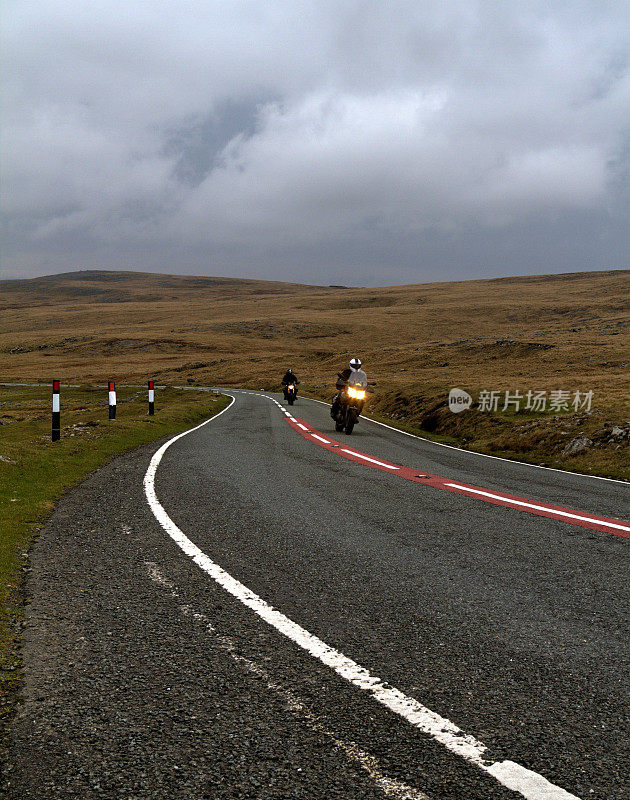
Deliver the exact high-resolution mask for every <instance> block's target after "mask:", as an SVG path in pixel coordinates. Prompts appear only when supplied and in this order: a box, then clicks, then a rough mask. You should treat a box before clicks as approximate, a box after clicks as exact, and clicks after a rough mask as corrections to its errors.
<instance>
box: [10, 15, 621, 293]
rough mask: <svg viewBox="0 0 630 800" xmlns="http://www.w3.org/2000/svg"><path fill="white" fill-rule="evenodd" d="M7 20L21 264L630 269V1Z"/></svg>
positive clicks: (30, 268) (414, 274) (399, 277)
mask: <svg viewBox="0 0 630 800" xmlns="http://www.w3.org/2000/svg"><path fill="white" fill-rule="evenodd" d="M3 13H4V20H3V28H4V38H5V52H4V56H5V67H4V77H3V80H4V91H3V148H2V151H3V153H2V158H3V197H4V237H3V239H4V255H3V272H4V274H5V275H7V276H8V275H30V274H39V273H43V272H55V271H62V270H67V269H72V268H80V267H111V268H139V269H155V270H164V271H182V272H193V273H194V272H200V273H206V274H208V273H215V274H216V273H219V272H220V273H222V274H234V275H257V276H259V277H269V278H287V277H289V278H291V279H294V280H300V281H310V282H322V283H337V282H344V283H357V284H359V283H371V284H378V283H383V284H386V283H396V282H400V281H410V280H425V279H431V278H437V279H440V278H454V277H458V276H459V277H474V276H481V275H500V274H510V273H516V272H547V271H560V270H574V269H587V268H597V267H620V266H627V253H628V244H629V242H628V234H627V232H626V231H627V230H628V228H629V227H630V219H629V214H628V202H629V190H628V165H629V156H628V153H629V146H628V141H629V136H630V119H629V112H628V110H629V109H630V75H629V63H630V57H629V53H630V48H629V46H628V39H629V37H628V16H627V6H626V4H625V2H597V3H595V2H545V3H542V2H541V3H528V4H509V3H504V2H473V1H472V0H459V1H458V2H447V3H437V2H435V3H430V4H429V3H424V4H418V3H416V2H413V3H412V2H388V3H374V2H347V3H341V4H340V3H332V2H330V3H327V2H313V3H301V4H297V3H294V2H284V3H283V2H276V3H273V4H263V3H254V2H221V3H218V2H217V3H211V2H199V3H196V4H190V5H186V6H184V5H183V4H174V3H172V2H166V0H160V1H158V0H147V1H146V2H135V3H134V2H126V3H122V2H119V0H111V1H110V2H109V3H107V4H105V3H97V2H82V3H78V2H62V0H56V2H51V0H40V2H38V3H37V4H33V3H29V2H26V1H25V0H8V2H7V3H5V5H4V12H3ZM342 273H343V274H344V276H345V277H344V279H343V281H341V280H339V275H340V274H342Z"/></svg>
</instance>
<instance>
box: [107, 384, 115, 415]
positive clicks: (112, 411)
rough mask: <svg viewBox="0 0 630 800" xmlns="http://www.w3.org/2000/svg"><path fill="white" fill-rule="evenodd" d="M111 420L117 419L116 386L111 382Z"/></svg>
mask: <svg viewBox="0 0 630 800" xmlns="http://www.w3.org/2000/svg"><path fill="white" fill-rule="evenodd" d="M109 418H110V419H116V384H115V383H114V381H110V382H109Z"/></svg>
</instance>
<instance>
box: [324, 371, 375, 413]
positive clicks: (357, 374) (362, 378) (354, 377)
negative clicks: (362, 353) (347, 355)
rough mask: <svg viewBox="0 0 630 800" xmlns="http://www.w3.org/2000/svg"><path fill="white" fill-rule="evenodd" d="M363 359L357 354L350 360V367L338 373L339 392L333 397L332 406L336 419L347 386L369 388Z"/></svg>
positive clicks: (331, 410) (331, 411)
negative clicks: (362, 362)
mask: <svg viewBox="0 0 630 800" xmlns="http://www.w3.org/2000/svg"><path fill="white" fill-rule="evenodd" d="M361 367H362V364H361V359H360V358H357V357H356V356H355V357H354V358H352V359H351V360H350V369H348V368H346V369H344V371H343V372H339V373H338V377H337V386H336V388H337V394H336V395H335V396H334V397H333V401H332V406H331V409H330V416H331V417H332V418H333V419H335V418H336V416H337V413H338V412H339V404H340V403H341V399H340V395H341V394H342V393H343V390H344V389H345V388H346V386H361V387H362V388H364V389H365V388H367V383H368V381H367V375H366V374H365V372H364V371H363V370H362V369H361Z"/></svg>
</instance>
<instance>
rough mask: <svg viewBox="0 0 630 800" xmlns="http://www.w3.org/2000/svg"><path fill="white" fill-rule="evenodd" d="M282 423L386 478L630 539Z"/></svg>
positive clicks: (603, 523)
mask: <svg viewBox="0 0 630 800" xmlns="http://www.w3.org/2000/svg"><path fill="white" fill-rule="evenodd" d="M285 419H286V420H287V422H288V423H289V425H290V426H291V427H292V428H293V430H295V431H297V432H298V433H299V434H300V435H301V436H303V437H304V438H305V439H307V440H308V441H310V442H313V443H314V444H316V445H317V446H318V447H323V448H324V450H329V451H330V452H331V453H336V454H337V455H339V456H341V457H342V458H347V459H348V460H349V461H354V462H355V463H356V464H362V465H363V466H364V467H372V469H379V470H381V471H382V472H388V473H389V474H390V475H398V476H400V477H401V478H404V479H405V480H408V481H413V482H414V483H420V484H422V485H423V486H430V487H432V488H434V489H443V490H444V491H447V492H456V493H457V494H462V495H465V496H466V497H470V498H474V499H476V500H482V501H484V502H486V503H492V504H493V505H497V506H505V507H506V508H513V509H518V510H519V511H527V512H528V513H529V514H536V515H537V516H539V517H549V518H550V519H557V520H559V521H560V522H568V523H569V524H570V525H578V526H580V527H582V528H589V529H590V530H594V531H601V532H602V533H612V534H614V535H615V536H621V537H623V538H624V539H630V522H624V521H622V520H619V519H611V518H609V517H600V516H598V515H596V514H591V513H590V512H583V511H575V510H574V509H571V508H565V507H563V506H556V505H552V504H551V503H543V502H538V501H536V500H528V499H527V498H525V497H519V496H518V495H513V494H506V493H505V492H497V491H494V490H493V489H484V488H483V487H481V486H474V485H472V484H467V483H463V482H462V481H455V480H452V479H450V478H443V477H441V476H440V475H430V474H429V473H427V472H423V471H422V470H417V469H411V468H410V467H403V466H401V465H400V464H393V463H391V462H390V461H385V459H382V458H378V459H377V458H376V457H375V456H370V455H368V454H367V453H361V452H360V451H359V450H357V449H356V448H355V447H350V445H349V444H342V443H341V442H337V441H335V440H334V439H332V438H331V437H330V436H326V437H324V436H323V435H322V433H321V432H320V431H318V430H317V429H316V428H313V427H311V426H310V425H309V424H308V423H307V422H305V421H304V420H303V419H295V420H293V419H289V418H285Z"/></svg>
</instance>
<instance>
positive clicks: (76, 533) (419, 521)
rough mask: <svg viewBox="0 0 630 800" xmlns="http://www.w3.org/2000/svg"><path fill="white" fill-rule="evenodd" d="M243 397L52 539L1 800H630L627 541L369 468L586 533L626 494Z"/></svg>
mask: <svg viewBox="0 0 630 800" xmlns="http://www.w3.org/2000/svg"><path fill="white" fill-rule="evenodd" d="M233 396H234V398H235V402H234V403H233V404H232V406H231V407H230V408H228V409H227V410H226V411H225V412H223V414H221V415H220V416H218V417H216V418H215V419H214V420H213V421H211V422H209V423H208V424H205V425H203V426H202V427H199V428H198V429H196V430H194V431H193V432H191V433H189V434H187V435H185V436H182V437H181V438H178V439H177V440H176V441H174V442H173V443H172V444H171V445H170V446H169V447H168V448H167V449H165V450H163V451H162V452H161V460H160V454H158V455H157V456H155V457H154V458H153V462H152V467H151V469H150V470H149V473H151V474H147V470H148V468H149V463H150V462H151V460H152V456H153V454H154V453H155V452H156V450H157V447H158V446H157V445H155V444H154V445H152V446H151V447H144V448H141V449H139V450H137V451H135V452H133V453H131V454H128V455H125V456H122V457H120V458H117V459H116V460H115V461H113V462H112V463H111V464H109V465H108V466H106V467H104V468H103V469H101V470H99V471H98V472H96V473H94V474H93V475H91V476H90V477H89V478H88V479H87V480H85V481H84V482H83V483H82V484H81V485H80V486H78V487H77V488H75V489H74V490H73V491H71V492H69V493H68V494H67V495H66V497H65V498H64V499H63V500H62V501H61V502H60V503H59V505H58V506H57V508H56V510H55V512H54V514H53V515H52V517H51V519H50V522H49V523H48V525H47V526H46V528H45V530H44V531H43V532H42V533H41V536H40V537H39V539H38V541H37V543H36V545H35V546H34V549H33V554H32V564H31V566H32V573H31V576H30V581H29V593H30V603H29V606H28V614H27V628H26V631H25V645H24V660H25V673H26V685H25V693H24V699H23V702H22V704H21V706H20V708H19V712H18V715H17V717H16V719H15V721H14V723H13V725H12V727H11V730H10V732H9V742H8V744H9V754H10V756H9V762H8V764H7V765H6V770H5V773H4V777H3V785H2V792H0V793H2V796H3V797H6V798H7V800H17V798H19V799H20V800H23V798H37V800H43V799H44V798H82V799H87V798H116V800H120V798H125V800H132V799H136V798H137V799H138V800H140V799H141V798H142V799H143V800H144V798H195V800H199V799H200V798H261V800H262V799H265V798H326V799H328V798H340V799H342V800H345V799H347V800H350V799H352V800H354V798H357V800H359V799H360V800H363V798H365V800H372V798H374V799H376V798H381V799H383V798H394V799H395V800H403V798H408V800H425V799H426V798H429V799H430V800H438V799H441V798H456V799H457V800H460V799H461V800H487V799H488V798H496V799H497V800H504V799H505V800H507V798H512V799H513V800H514V798H519V797H524V796H525V797H528V798H530V800H561V799H562V798H569V797H579V798H582V799H583V800H586V798H588V799H589V800H591V799H592V800H627V798H628V797H629V796H630V793H629V783H628V776H629V775H630V765H629V760H628V752H629V749H628V733H629V726H628V717H627V712H628V696H627V688H628V661H629V659H628V638H627V634H628V608H629V607H630V603H629V597H628V583H629V582H628V569H627V566H628V553H629V550H628V548H629V547H630V539H628V538H624V535H623V531H622V530H621V529H612V528H611V532H608V531H607V530H591V529H589V528H587V527H583V526H580V525H578V524H573V523H572V522H568V521H563V520H560V519H554V518H549V517H546V516H538V515H536V514H534V513H530V510H527V509H526V507H522V508H513V507H506V506H505V505H496V504H493V503H492V502H486V501H485V500H484V499H480V498H479V497H475V496H468V495H464V494H461V493H457V492H454V491H448V490H447V491H445V490H443V489H442V488H439V487H436V486H430V485H424V484H422V483H418V482H414V481H413V480H407V479H403V477H401V475H397V474H396V470H395V469H392V468H391V467H387V466H385V467H382V468H379V467H378V463H374V462H379V463H381V464H385V465H401V466H404V467H412V468H413V469H414V470H417V471H418V474H420V475H424V474H431V475H437V476H442V477H443V478H447V479H449V480H450V481H453V482H456V483H457V482H460V483H461V484H462V485H472V486H476V487H482V488H483V489H484V490H487V491H488V493H490V494H493V493H499V494H500V493H507V494H510V495H515V496H518V497H521V498H526V499H527V500H529V501H532V504H533V505H535V504H545V503H549V504H553V505H554V506H560V507H562V508H565V509H572V510H575V511H577V512H580V514H581V515H585V516H586V517H587V518H588V516H589V515H594V516H596V517H602V518H605V519H615V520H624V519H625V520H627V519H628V516H629V514H628V507H629V493H628V485H627V484H623V483H620V482H613V481H605V480H598V479H594V478H588V477H581V476H578V475H571V474H567V473H563V472H556V471H551V470H545V469H538V468H535V467H528V466H525V465H520V464H516V463H511V462H507V461H503V460H499V459H491V458H483V457H480V456H477V455H475V454H471V453H467V452H463V451H459V450H456V449H450V448H446V447H440V446H438V445H436V444H432V443H428V442H425V441H423V440H420V439H416V438H412V437H409V436H405V435H403V434H401V433H399V432H396V431H393V430H391V429H388V428H387V427H383V426H379V425H377V424H375V423H372V422H370V421H368V420H361V421H360V423H359V425H357V427H356V428H355V432H354V433H353V434H352V436H351V437H347V436H345V435H344V434H343V433H341V434H337V433H335V432H334V426H333V425H332V421H331V419H330V417H329V415H328V409H327V407H326V406H324V405H322V404H318V403H316V402H312V401H308V400H305V399H302V398H298V401H297V403H296V405H295V406H294V407H293V408H292V409H291V413H292V414H293V415H294V416H295V421H292V420H291V419H290V418H289V417H288V416H286V414H285V413H284V412H283V411H282V409H281V408H280V407H279V404H278V402H277V401H278V400H279V399H280V398H279V397H278V396H274V395H267V396H263V395H262V393H244V392H233ZM299 425H302V428H299V427H298V426H299ZM315 436H319V437H320V439H323V440H325V441H320V440H317V439H315ZM342 439H343V441H341V440H342ZM165 441H166V440H165ZM326 441H328V442H329V443H330V442H333V443H334V442H340V443H341V445H342V446H343V447H344V448H346V449H348V448H350V449H351V451H352V452H358V453H362V454H364V455H367V456H368V457H369V458H371V459H373V461H372V462H369V461H367V460H365V459H364V461H363V462H361V459H360V458H358V459H355V460H351V459H350V458H348V457H343V455H340V454H338V453H337V452H335V451H334V448H333V445H332V444H331V445H330V448H333V449H327V446H326V445H325V442H326ZM346 456H347V454H346ZM158 461H159V463H157V462H158ZM145 475H147V478H146V480H145ZM145 489H146V492H145ZM152 491H154V495H153V500H152V506H150V504H149V502H148V499H149V500H151V496H152V494H151V493H152ZM156 508H157V511H156ZM160 509H161V511H160ZM154 511H155V512H156V513H157V517H156V514H154ZM160 514H161V515H162V518H161V519H158V517H160ZM165 515H167V516H166V517H165ZM165 519H166V521H165ZM626 525H627V523H626ZM614 530H616V532H612V531H614ZM178 537H179V539H180V541H177V538H178ZM186 542H188V544H186ZM186 548H188V551H189V553H188V554H186V552H185V550H186ZM195 548H196V549H195ZM195 553H196V554H197V555H195ZM193 555H194V556H195V557H194V558H193V557H191V556H193ZM217 565H218V566H217ZM219 567H220V568H222V569H223V570H224V571H225V572H221V570H219ZM212 570H215V572H216V573H217V575H218V577H217V578H216V579H215V578H213V577H212V575H211V574H209V572H210V573H211V572H212ZM232 579H235V580H232ZM230 581H231V582H232V583H230ZM237 582H240V583H237ZM232 584H234V586H236V588H235V589H234V590H233V591H232V590H230V591H232V593H230V591H228V590H226V588H225V586H226V585H232ZM241 584H242V585H243V586H242V587H241ZM239 587H241V588H239ZM245 587H247V588H245ZM239 592H241V594H244V596H245V600H244V599H243V597H239V596H238V593H239ZM235 595H236V596H235ZM261 598H262V599H261ZM263 601H266V604H269V606H272V607H273V608H272V609H269V606H267V605H265V603H264V602H263ZM247 603H249V605H247ZM261 608H262V611H260V609H261ZM266 609H268V610H266ZM274 609H275V611H274ZM265 614H267V616H269V617H270V618H271V623H270V621H269V619H265V618H264V616H265ZM274 614H275V615H276V616H275V617H274ZM287 618H288V620H287ZM274 620H276V621H277V620H280V622H278V624H276V622H274ZM285 620H286V622H285ZM289 620H290V621H291V622H289ZM293 623H294V625H293V627H291V625H292V624H293ZM283 625H284V626H285V627H288V629H289V634H287V635H285V633H286V632H283V631H282V630H279V629H278V627H280V628H282V626H283ZM291 631H293V632H294V633H295V631H297V633H295V636H296V637H297V638H298V639H299V638H300V637H302V638H303V639H304V638H306V641H307V644H306V645H305V644H304V643H303V642H302V643H301V644H300V642H299V641H298V642H296V640H295V637H294V638H291V636H293V633H291ZM309 636H310V638H309ZM324 643H325V644H324ZM326 646H328V649H326ZM309 648H310V651H309ZM331 648H332V649H331ZM322 652H324V655H323V656H322ZM344 659H345V660H344ZM361 669H363V671H361ZM357 676H358V677H357ZM366 676H367V677H366ZM392 697H393V698H394V700H393V701H392V700H391V698H392ZM401 709H402V711H401ZM418 709H420V710H418ZM414 714H415V716H414ZM431 714H433V716H431ZM427 719H428V720H429V722H428V723H427ZM431 720H433V722H431ZM431 726H433V727H431ZM462 732H463V733H462ZM464 734H465V735H466V736H465V737H464ZM449 737H450V738H449ZM458 737H459V738H458ZM453 742H455V744H453ZM458 742H459V744H458ZM460 744H461V747H460ZM484 746H485V749H484ZM458 748H459V750H458ZM480 748H481V749H480ZM471 753H473V755H472V756H471ZM479 753H481V757H480V756H479ZM475 759H477V761H475ZM512 764H513V765H515V766H514V767H512V766H510V765H512ZM484 765H485V767H486V768H487V769H486V768H484ZM492 765H494V766H492ZM513 769H515V770H516V773H517V779H518V780H520V778H518V775H520V776H521V777H522V776H523V775H524V776H525V779H524V780H525V783H523V786H524V787H525V788H523V790H522V791H520V790H518V789H514V788H507V787H508V786H509V785H510V784H509V780H510V779H511V778H509V776H508V780H507V784H506V781H505V780H501V779H499V778H497V776H496V775H495V774H492V770H496V771H498V773H501V772H502V770H507V772H508V773H510V774H511V772H510V770H513ZM488 770H489V771H488ZM528 776H529V778H528ZM528 781H529V782H528Z"/></svg>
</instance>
